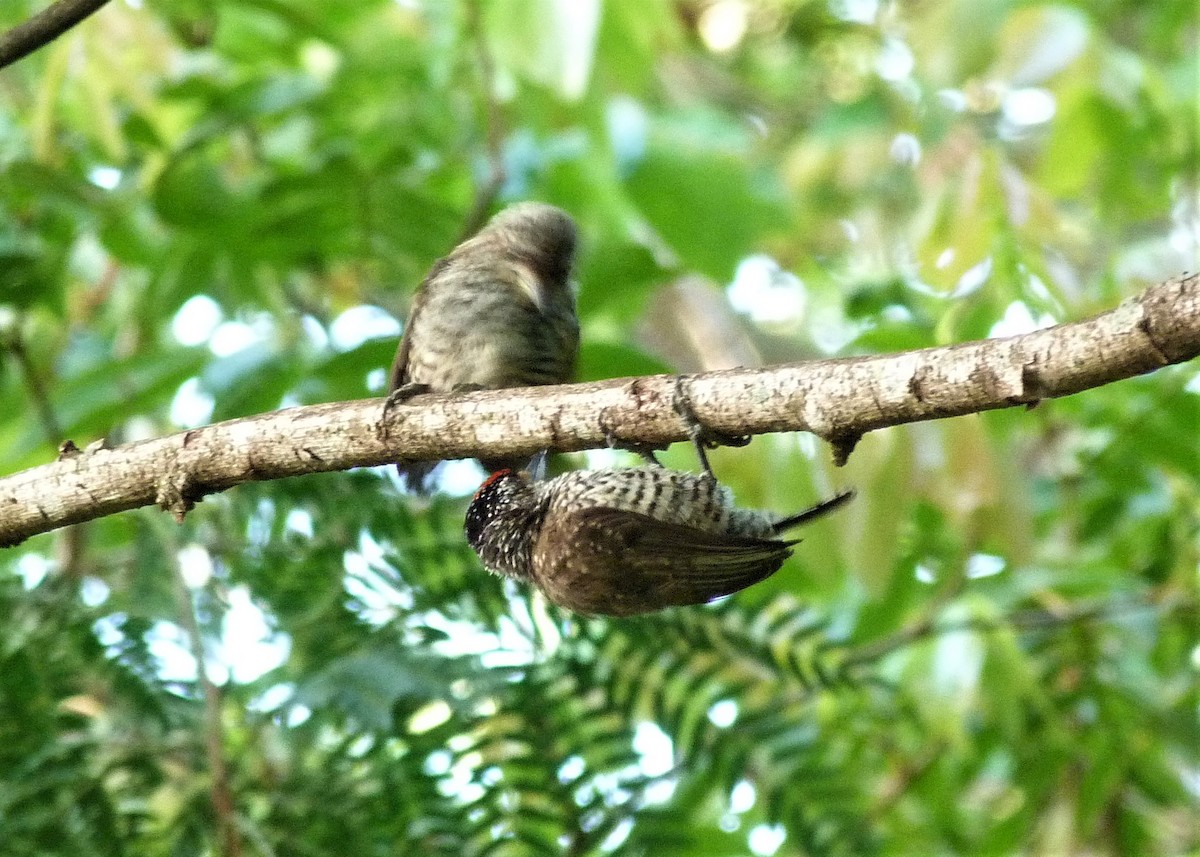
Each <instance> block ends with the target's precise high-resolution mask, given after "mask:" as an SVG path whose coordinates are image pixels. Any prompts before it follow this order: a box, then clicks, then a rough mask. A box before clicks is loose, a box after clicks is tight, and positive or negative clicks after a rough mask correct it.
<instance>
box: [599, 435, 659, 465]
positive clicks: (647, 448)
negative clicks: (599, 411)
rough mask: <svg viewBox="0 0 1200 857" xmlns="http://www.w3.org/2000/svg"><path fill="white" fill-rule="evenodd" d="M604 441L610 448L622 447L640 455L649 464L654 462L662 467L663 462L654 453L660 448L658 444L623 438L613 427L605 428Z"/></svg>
mask: <svg viewBox="0 0 1200 857" xmlns="http://www.w3.org/2000/svg"><path fill="white" fill-rule="evenodd" d="M604 443H605V445H606V446H607V447H608V448H609V449H620V450H624V451H625V452H632V453H634V454H635V455H638V456H640V457H641V458H642V460H643V461H645V462H646V463H647V464H653V465H654V466H655V467H662V464H661V463H660V462H659V460H658V458H656V457H655V455H654V453H655V452H656V451H657V450H658V449H659V447H657V446H652V445H650V444H648V443H637V442H635V441H631V440H622V439H621V438H619V437H617V435H616V433H615V432H614V431H613V430H612V429H605V431H604Z"/></svg>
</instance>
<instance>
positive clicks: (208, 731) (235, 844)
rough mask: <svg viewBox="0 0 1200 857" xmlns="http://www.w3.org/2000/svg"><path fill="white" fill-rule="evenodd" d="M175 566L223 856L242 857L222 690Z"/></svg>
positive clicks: (173, 579) (177, 599) (189, 599)
mask: <svg viewBox="0 0 1200 857" xmlns="http://www.w3.org/2000/svg"><path fill="white" fill-rule="evenodd" d="M171 566H172V574H171V578H172V583H173V584H174V589H175V600H176V602H177V604H178V610H179V621H180V624H181V625H182V626H183V629H184V631H185V632H186V633H187V635H188V641H189V643H190V645H191V648H192V657H193V658H195V660H196V683H197V684H198V685H199V686H200V691H201V693H202V694H203V696H204V747H205V754H206V756H207V757H208V770H209V776H210V777H211V778H212V783H211V785H210V788H209V795H210V799H211V800H212V807H213V815H214V816H215V818H216V820H217V828H218V833H219V836H220V840H221V853H222V854H223V855H224V857H240V855H241V853H242V842H241V839H240V837H239V836H238V829H237V818H236V816H235V808H234V802H233V791H232V789H231V788H230V785H229V768H228V766H227V765H226V764H225V753H224V750H223V745H224V742H223V739H222V732H223V730H222V728H221V690H220V688H218V687H217V686H216V685H215V684H213V682H212V679H210V678H209V677H208V666H207V664H206V662H205V657H204V637H203V636H202V635H201V633H200V624H199V622H197V621H196V610H195V606H194V604H193V602H192V595H191V593H190V592H189V591H188V587H187V582H186V581H185V580H184V579H183V569H182V568H181V567H180V565H179V562H178V561H175V562H173V563H171Z"/></svg>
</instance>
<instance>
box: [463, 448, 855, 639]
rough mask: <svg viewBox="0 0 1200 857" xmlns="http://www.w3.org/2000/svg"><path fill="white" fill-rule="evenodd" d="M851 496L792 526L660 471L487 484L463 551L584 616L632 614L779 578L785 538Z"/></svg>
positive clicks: (787, 545)
mask: <svg viewBox="0 0 1200 857" xmlns="http://www.w3.org/2000/svg"><path fill="white" fill-rule="evenodd" d="M852 496H853V493H852V492H846V493H843V494H839V495H838V496H836V497H834V498H832V499H830V500H826V501H824V502H822V503H819V504H817V505H816V506H813V507H812V508H811V509H808V510H807V511H804V512H800V513H799V514H796V515H791V516H789V517H779V516H775V515H771V514H770V513H767V512H760V511H756V510H753V509H739V508H738V507H737V506H735V505H734V502H733V497H732V496H731V494H730V492H729V490H728V489H727V488H724V487H723V486H721V485H719V484H718V483H717V481H716V480H715V479H713V478H712V477H711V476H709V475H707V474H706V475H696V474H691V473H681V472H679V471H674V470H668V469H666V468H663V467H653V466H648V467H631V468H626V469H620V470H591V471H575V472H571V473H566V474H564V475H562V476H559V477H557V478H555V479H551V480H549V481H546V482H530V481H529V480H528V479H526V478H525V477H524V476H522V475H520V474H518V473H515V472H513V471H511V470H502V471H500V472H498V473H495V474H493V475H492V476H491V478H489V479H488V480H487V481H486V482H485V483H484V484H483V486H482V487H481V488H480V489H479V492H478V493H477V494H476V495H475V498H474V500H472V501H471V505H470V507H469V508H468V509H467V520H466V533H467V541H469V542H470V543H471V547H472V548H474V549H475V552H476V553H477V554H479V557H480V559H482V560H483V564H484V566H486V567H487V568H488V570H489V571H492V572H494V573H496V574H502V575H506V576H508V577H513V578H516V579H518V580H524V581H528V582H530V583H532V584H534V585H535V586H536V587H537V588H538V589H540V590H541V591H542V592H543V593H544V594H545V595H546V597H547V598H549V599H550V600H551V601H552V602H554V603H555V604H558V605H559V606H561V607H566V608H567V609H569V610H574V611H575V612H577V613H588V614H601V615H607V616H632V615H635V614H638V613H649V612H651V611H654V610H661V609H663V608H665V607H674V606H681V605H687V604H703V603H705V602H707V601H711V600H712V599H714V598H719V597H720V596H722V595H729V594H731V593H734V592H737V591H739V590H741V589H745V588H746V587H747V586H750V585H751V584H754V583H758V582H759V581H760V580H764V579H765V578H767V577H769V576H771V575H772V574H774V573H775V572H776V571H777V570H778V569H779V567H780V566H781V565H782V564H783V561H784V560H785V559H786V558H787V557H788V556H790V555H791V553H792V551H791V547H792V545H794V544H796V541H789V540H785V539H781V538H778V536H779V534H780V533H781V532H783V531H784V530H787V529H790V528H792V527H795V526H798V525H800V524H804V523H807V522H809V521H812V520H814V519H816V518H819V517H821V516H822V515H825V514H827V513H829V512H831V511H833V510H834V509H836V508H837V507H839V506H841V505H842V504H843V503H845V502H846V501H847V500H849V499H850V498H851V497H852Z"/></svg>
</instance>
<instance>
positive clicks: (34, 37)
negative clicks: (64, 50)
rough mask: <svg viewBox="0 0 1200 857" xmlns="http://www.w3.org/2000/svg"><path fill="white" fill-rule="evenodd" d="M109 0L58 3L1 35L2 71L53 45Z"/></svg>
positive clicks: (64, 1) (0, 63)
mask: <svg viewBox="0 0 1200 857" xmlns="http://www.w3.org/2000/svg"><path fill="white" fill-rule="evenodd" d="M107 2H108V0H58V2H57V3H51V4H50V5H49V6H47V7H46V8H45V9H43V10H42V11H40V12H38V13H37V14H36V15H34V16H33V17H32V18H30V19H29V20H28V21H25V22H24V23H22V24H18V25H17V26H15V27H13V28H12V29H11V30H9V31H8V32H7V33H4V34H3V35H0V68H4V67H6V66H10V65H12V64H13V63H15V62H16V61H17V60H19V59H21V58H22V57H25V56H28V55H29V54H31V53H33V52H34V51H36V50H37V49H38V48H40V47H43V46H45V45H48V44H50V42H52V41H54V40H55V39H57V38H58V37H59V36H61V35H62V34H63V33H65V32H66V31H67V30H69V29H71V28H72V27H74V26H75V25H76V24H78V23H79V22H80V21H82V20H83V19H84V18H86V17H87V16H88V15H90V14H92V13H93V12H95V11H96V10H97V9H99V8H100V7H101V6H103V5H104V4H105V3H107Z"/></svg>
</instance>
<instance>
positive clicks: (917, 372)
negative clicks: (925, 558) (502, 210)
mask: <svg viewBox="0 0 1200 857" xmlns="http://www.w3.org/2000/svg"><path fill="white" fill-rule="evenodd" d="M1197 354H1200V275H1195V274H1193V275H1190V276H1187V275H1185V276H1182V277H1177V278H1175V279H1173V280H1168V281H1167V282H1165V283H1160V284H1159V285H1156V286H1153V287H1151V288H1149V289H1147V290H1146V291H1145V292H1144V293H1142V294H1141V295H1139V296H1138V297H1136V298H1131V299H1130V300H1127V301H1125V302H1124V303H1122V304H1121V305H1120V306H1118V307H1117V308H1116V309H1113V310H1111V311H1109V312H1106V313H1103V314H1101V315H1098V316H1096V317H1094V318H1091V319H1088V320H1086V321H1079V322H1071V323H1068V324H1061V325H1058V326H1056V327H1052V328H1047V329H1045V330H1039V331H1035V332H1033V333H1027V334H1023V335H1020V336H1012V337H1007V338H1004V339H988V340H981V341H978V342H968V343H964V344H961V345H953V346H948V347H942V348H926V349H923V350H920V351H910V352H904V353H901V354H893V355H888V356H877V357H851V358H842V359H836V360H818V361H813V362H809V363H800V364H792V365H785V366H774V367H770V368H767V369H734V370H726V371H721V372H707V373H704V374H701V375H691V376H685V377H684V379H683V381H684V384H683V386H684V391H685V392H686V394H687V396H688V397H689V398H690V400H691V404H692V407H693V410H694V411H695V413H696V416H697V417H698V418H699V419H700V420H701V421H702V422H704V423H705V424H706V425H707V426H708V427H710V428H712V429H715V430H716V431H718V432H721V433H724V434H731V435H747V434H765V433H768V432H780V431H809V432H813V433H814V434H817V435H819V436H820V437H822V438H825V439H826V440H829V441H830V442H832V443H833V444H834V445H835V452H837V453H838V454H839V455H840V457H842V458H844V457H845V455H846V454H848V452H849V450H850V449H852V448H853V445H854V443H855V442H856V441H857V439H858V438H860V437H861V436H862V435H863V434H865V433H866V432H869V431H874V430H875V429H879V428H884V427H885V426H894V425H900V424H903V423H911V422H918V421H921V420H931V419H941V418H944V417H953V416H960V415H962V414H969V413H976V412H979V411H986V410H992V409H996V408H1005V407H1011V406H1014V405H1027V406H1032V405H1035V404H1037V403H1038V402H1039V401H1041V400H1042V399H1051V398H1058V397H1060V396H1069V395H1071V394H1073V393H1078V392H1080V391H1083V390H1087V389H1090V388H1092V387H1098V386H1101V385H1103V384H1107V383H1110V382H1112V381H1118V380H1121V379H1123V378H1130V377H1133V376H1135V375H1141V374H1143V373H1146V372H1150V371H1153V370H1155V369H1158V368H1160V367H1162V366H1167V365H1169V364H1173V363H1181V362H1183V361H1185V360H1190V359H1191V358H1193V357H1195V356H1196V355H1197ZM676 382H677V377H676V376H672V375H657V376H651V377H645V378H621V379H615V380H611V381H601V382H596V383H591V384H574V385H564V386H558V387H534V388H524V389H516V390H498V391H491V392H482V393H469V394H466V395H458V396H421V397H417V398H414V399H412V400H411V401H410V402H409V403H405V404H402V405H398V406H396V407H394V408H392V409H391V410H390V411H389V412H388V413H387V415H386V417H385V414H384V409H383V400H381V399H365V400H360V401H354V402H334V403H329V404H321V405H309V406H306V407H299V408H288V409H286V410H282V411H275V412H273V413H269V414H260V415H257V416H252V417H246V418H244V419H238V420H229V421H226V422H223V423H217V424H215V425H211V426H206V427H204V428H198V429H192V430H190V431H185V432H180V433H178V434H173V435H170V436H168V437H162V438H155V439H153V440H146V441H140V442H138V443H132V444H128V445H125V446H120V447H117V448H115V449H105V448H103V446H102V445H101V444H93V445H92V446H90V447H89V448H88V449H87V450H84V451H80V450H78V449H75V448H74V446H73V445H64V447H63V450H64V451H63V453H62V454H61V455H60V457H59V460H58V461H56V462H53V463H50V464H44V465H41V466H39V467H33V468H30V469H29V470H25V471H22V472H20V473H15V474H13V475H11V476H8V477H5V478H3V479H0V545H14V544H17V543H19V542H21V541H23V540H24V539H26V538H28V537H29V536H32V535H35V534H37V533H44V532H48V531H50V530H53V529H55V528H57V527H61V526H64V525H66V524H72V523H77V522H79V521H86V520H90V519H93V518H98V517H101V516H104V515H109V514H112V513H114V512H120V511H123V510H126V509H132V508H135V507H138V506H147V505H150V504H151V503H157V504H158V505H159V506H161V507H162V508H164V509H166V510H168V511H171V512H173V513H174V514H175V516H176V517H177V518H180V519H182V517H183V515H184V514H185V513H186V512H187V511H188V510H189V509H191V507H192V505H193V504H194V503H195V502H196V501H197V500H199V499H201V498H202V497H204V496H205V495H206V494H211V493H214V492H217V491H224V490H225V489H227V488H231V487H232V486H234V485H238V484H241V483H243V482H250V481H259V480H267V479H281V478H283V477H286V476H299V475H301V474H306V473H316V472H325V471H332V470H346V469H349V468H351V467H364V466H373V465H380V464H386V463H389V462H393V461H396V460H399V459H402V458H407V459H416V460H421V459H438V458H468V457H474V456H481V455H482V456H484V457H489V458H508V457H519V456H522V455H532V454H533V453H534V452H536V451H537V450H540V449H553V450H559V451H571V450H579V449H587V448H595V447H601V446H604V445H605V444H606V440H607V438H608V437H610V436H611V437H615V438H617V439H620V440H623V441H630V442H637V443H641V444H647V445H662V444H666V443H673V442H676V441H681V440H685V439H687V437H688V433H687V426H686V425H685V424H684V422H683V420H682V419H681V418H680V416H679V414H678V413H677V412H676V410H675V408H674V407H673V406H674V404H675V392H676Z"/></svg>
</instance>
